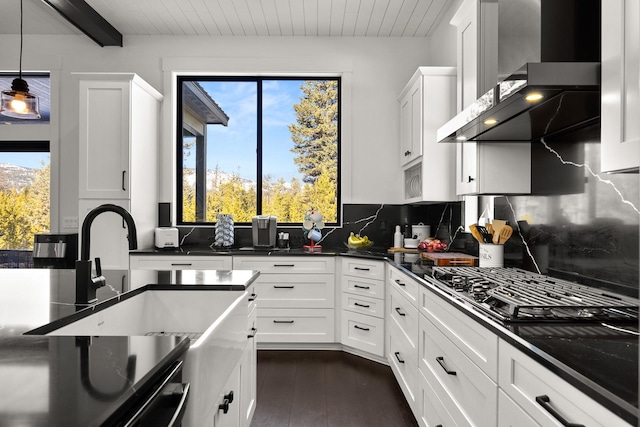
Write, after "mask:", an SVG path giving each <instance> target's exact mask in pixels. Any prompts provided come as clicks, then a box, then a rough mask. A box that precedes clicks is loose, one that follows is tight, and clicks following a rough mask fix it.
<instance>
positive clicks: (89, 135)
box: [79, 73, 162, 199]
mask: <svg viewBox="0 0 640 427" xmlns="http://www.w3.org/2000/svg"><path fill="white" fill-rule="evenodd" d="M79 77H80V100H79V107H80V123H79V131H80V137H79V138H80V140H79V145H80V176H79V181H80V189H79V191H80V193H79V195H80V198H81V199H129V198H130V197H131V192H132V190H133V189H132V187H134V186H136V185H140V184H142V183H141V181H147V180H155V179H156V176H155V175H152V174H150V172H151V173H152V172H153V171H149V170H148V167H150V166H149V165H152V164H155V163H156V162H152V161H150V160H151V159H153V158H155V157H156V156H157V151H158V140H159V139H158V137H159V122H158V118H159V111H160V102H161V100H162V95H161V94H160V93H159V92H158V91H156V90H155V89H154V88H152V87H151V86H150V85H149V84H147V83H146V82H145V81H144V80H142V79H141V78H140V77H138V76H137V75H135V74H129V73H122V74H119V73H118V74H102V73H97V74H80V75H79ZM132 165H135V168H132ZM141 189H142V190H143V191H146V190H144V185H143V184H142V185H141Z"/></svg>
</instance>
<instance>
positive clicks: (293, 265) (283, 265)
mask: <svg viewBox="0 0 640 427" xmlns="http://www.w3.org/2000/svg"><path fill="white" fill-rule="evenodd" d="M273 266H274V267H295V266H296V265H295V264H273Z"/></svg>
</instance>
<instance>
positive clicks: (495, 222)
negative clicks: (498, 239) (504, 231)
mask: <svg viewBox="0 0 640 427" xmlns="http://www.w3.org/2000/svg"><path fill="white" fill-rule="evenodd" d="M505 225H507V221H504V220H502V219H494V220H493V222H492V223H491V226H492V227H493V232H494V233H496V234H497V233H500V229H501V228H502V227H504V226H505Z"/></svg>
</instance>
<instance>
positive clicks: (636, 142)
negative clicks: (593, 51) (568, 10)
mask: <svg viewBox="0 0 640 427" xmlns="http://www.w3.org/2000/svg"><path fill="white" fill-rule="evenodd" d="M639 117H640V3H639V2H638V0H608V1H607V2H606V7H604V5H603V7H602V110H601V141H602V143H601V149H602V151H601V159H602V164H601V169H602V171H603V172H628V171H637V170H638V167H639V166H640V120H638V118H639Z"/></svg>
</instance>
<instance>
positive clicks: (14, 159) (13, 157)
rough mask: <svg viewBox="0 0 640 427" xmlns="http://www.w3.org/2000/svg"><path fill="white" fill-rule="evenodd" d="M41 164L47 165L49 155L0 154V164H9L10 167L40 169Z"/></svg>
mask: <svg viewBox="0 0 640 427" xmlns="http://www.w3.org/2000/svg"><path fill="white" fill-rule="evenodd" d="M42 162H44V164H45V165H48V164H49V153H3V152H0V163H10V164H12V165H18V166H23V167H26V168H32V169H40V168H41V167H42Z"/></svg>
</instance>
